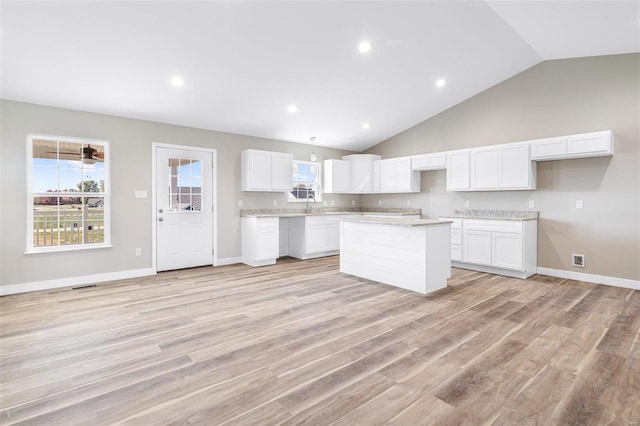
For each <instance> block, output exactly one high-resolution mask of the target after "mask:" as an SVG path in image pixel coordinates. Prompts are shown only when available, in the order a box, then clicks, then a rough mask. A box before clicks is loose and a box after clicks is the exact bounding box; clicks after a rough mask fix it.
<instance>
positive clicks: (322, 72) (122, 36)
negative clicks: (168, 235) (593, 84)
mask: <svg viewBox="0 0 640 426" xmlns="http://www.w3.org/2000/svg"><path fill="white" fill-rule="evenodd" d="M0 7H1V10H0V12H1V17H0V19H1V24H2V28H1V36H2V40H1V48H2V53H1V60H2V63H1V72H2V74H1V76H0V77H1V86H0V95H1V96H2V98H3V99H9V100H16V101H22V102H31V103H36V104H43V105H51V106H57V107H63V108H70V109H77V110H83V111H90V112H97V113H103V114H111V115H116V116H123V117H131V118H137V119H144V120H151V121H157V122H163V123H171V124H177V125H184V126H192V127H198V128H204V129H211V130H219V131H224V132H231V133H238V134H244V135H251V136H259V137H265V138H272V139H279V140H286V141H292V142H301V143H309V140H310V138H311V137H316V138H317V139H316V141H315V143H316V144H318V145H322V146H329V147H336V148H343V149H350V150H355V151H360V150H364V149H366V148H368V147H370V146H372V145H375V144H377V143H379V142H381V141H383V140H385V139H387V138H389V137H391V136H393V135H395V134H397V133H399V132H401V131H403V130H405V129H407V128H409V127H411V126H413V125H415V124H417V123H419V122H421V121H423V120H425V119H427V118H429V117H432V116H434V115H436V114H438V113H439V112H442V111H444V110H445V109H447V108H450V107H451V106H453V105H455V104H457V103H459V102H461V101H463V100H465V99H467V98H469V97H471V96H473V95H475V94H477V93H479V92H481V91H483V90H485V89H487V88H489V87H491V86H493V85H495V84H498V83H500V82H501V81H504V80H505V79H507V78H509V77H511V76H513V75H515V74H517V73H520V72H522V71H523V70H526V69H527V68H529V67H531V66H534V65H536V64H537V63H539V62H541V61H544V60H549V59H558V58H571V57H582V56H597V55H609V54H619V53H629V52H638V51H640V2H638V1H562V2H559V1H479V0H476V1H411V2H401V1H387V2H385V1H382V2H378V1H376V2H367V1H302V2H294V1H289V2H269V1H255V2H248V1H226V2H213V1H195V2H183V1H181V2H166V1H164V2H160V1H128V2H127V1H124V2H115V1H89V2H79V1H71V2H59V1H41V2H31V1H30V2H19V1H3V2H2V3H1V5H0ZM363 41H366V42H368V43H369V45H370V50H369V51H368V52H365V53H362V52H360V50H359V45H360V43H361V42H363ZM178 76H179V77H181V78H182V80H183V82H184V84H183V85H182V86H180V87H176V86H174V85H172V83H171V80H172V78H174V77H178ZM438 80H443V81H444V82H445V84H444V85H443V86H441V87H438V86H437V85H436V82H437V81H438ZM293 105H295V106H296V108H297V112H289V108H290V107H292V106H293ZM365 123H367V124H368V125H369V126H368V127H367V126H366V125H365Z"/></svg>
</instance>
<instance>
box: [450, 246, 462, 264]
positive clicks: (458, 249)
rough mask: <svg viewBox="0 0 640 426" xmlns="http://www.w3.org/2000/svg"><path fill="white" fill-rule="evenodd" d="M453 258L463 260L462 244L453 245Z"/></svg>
mask: <svg viewBox="0 0 640 426" xmlns="http://www.w3.org/2000/svg"><path fill="white" fill-rule="evenodd" d="M451 260H458V261H460V260H462V246H451Z"/></svg>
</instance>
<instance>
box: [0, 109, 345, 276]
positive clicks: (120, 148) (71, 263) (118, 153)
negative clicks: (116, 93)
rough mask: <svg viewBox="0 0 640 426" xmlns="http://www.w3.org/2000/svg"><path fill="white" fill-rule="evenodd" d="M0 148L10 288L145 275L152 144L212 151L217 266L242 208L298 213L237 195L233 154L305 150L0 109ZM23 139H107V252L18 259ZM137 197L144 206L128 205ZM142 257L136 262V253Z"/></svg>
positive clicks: (231, 242)
mask: <svg viewBox="0 0 640 426" xmlns="http://www.w3.org/2000/svg"><path fill="white" fill-rule="evenodd" d="M0 107H1V109H2V111H1V119H2V121H1V123H2V130H1V133H0V134H1V137H2V139H1V146H0V148H1V149H0V152H1V153H0V159H1V161H2V162H1V163H0V165H1V167H0V179H1V180H0V183H1V189H2V190H1V192H0V199H1V201H0V208H1V211H0V218H2V221H1V222H0V236H1V239H0V250H1V251H0V255H1V260H0V284H2V285H10V284H19V283H28V282H36V281H44V280H52V279H59V278H66V277H73V276H83V275H92V274H100V273H109V272H117V271H126V270H134V269H141V268H150V267H151V266H152V263H151V239H152V237H151V235H152V234H151V233H152V226H153V223H152V221H151V212H152V210H151V207H152V206H151V201H152V200H151V144H152V143H153V142H160V143H169V144H179V145H189V146H198V147H206V148H213V149H216V150H217V155H218V172H217V178H218V224H217V226H218V258H230V257H236V256H240V219H239V210H240V208H239V207H238V200H240V199H242V200H243V202H244V206H243V207H242V208H270V207H271V206H272V200H274V199H275V200H277V201H278V207H279V208H280V207H283V208H287V207H302V206H301V205H300V204H296V203H287V195H286V194H278V193H254V192H241V191H240V151H242V150H243V149H247V148H255V149H265V150H270V151H282V152H291V153H293V154H294V158H295V159H299V160H308V159H309V154H310V153H311V151H312V148H311V147H310V146H308V145H301V144H294V143H288V142H281V141H275V140H268V139H260V138H254V137H249V136H240V135H233V134H228V133H221V132H214V131H208V130H200V129H193V128H187V127H179V126H173V125H166V124H159V123H152V122H147V121H140V120H131V119H125V118H118V117H112V116H106V115H100V114H92V113H86V112H79V111H71V110H65V109H59V108H50V107H45V106H39V105H32V104H25V103H19V102H11V101H2V103H1V104H0ZM29 133H37V134H45V135H56V136H72V137H85V138H96V139H106V140H108V141H110V142H111V184H112V201H111V202H112V215H111V216H112V222H111V225H112V234H111V239H112V245H113V248H109V249H96V250H85V251H74V252H64V253H46V254H29V255H25V254H24V252H25V249H26V241H25V240H26V226H27V224H26V216H27V212H26V208H27V207H26V205H27V200H26V173H25V165H26V136H27V134H29ZM315 152H316V154H317V157H318V160H319V161H322V160H324V159H327V158H340V157H341V156H342V155H344V154H347V153H349V152H347V151H339V150H334V149H325V148H319V147H316V148H315ZM134 189H144V190H147V191H148V193H149V198H148V199H135V198H134V196H133V191H134ZM323 200H325V201H327V202H328V204H329V205H330V202H331V200H333V201H334V203H335V206H336V207H338V206H340V207H347V206H351V200H356V203H357V202H358V200H357V197H352V196H348V195H332V194H327V195H325V196H324V198H323ZM136 247H140V248H142V254H143V255H142V256H141V257H135V256H134V254H135V248H136Z"/></svg>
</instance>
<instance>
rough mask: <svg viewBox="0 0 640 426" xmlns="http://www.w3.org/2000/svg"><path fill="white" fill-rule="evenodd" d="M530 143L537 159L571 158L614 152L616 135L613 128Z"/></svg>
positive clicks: (600, 155)
mask: <svg viewBox="0 0 640 426" xmlns="http://www.w3.org/2000/svg"><path fill="white" fill-rule="evenodd" d="M528 143H529V144H530V146H531V159H532V160H535V161H548V160H569V159H574V158H586V157H602V156H608V155H613V154H614V136H613V132H612V131H611V130H605V131H601V132H591V133H581V134H577V135H569V136H561V137H554V138H546V139H538V140H533V141H529V142H528Z"/></svg>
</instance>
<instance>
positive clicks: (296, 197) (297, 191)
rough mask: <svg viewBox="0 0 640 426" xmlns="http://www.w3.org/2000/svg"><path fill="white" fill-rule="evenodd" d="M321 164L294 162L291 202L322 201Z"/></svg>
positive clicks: (290, 193)
mask: <svg viewBox="0 0 640 426" xmlns="http://www.w3.org/2000/svg"><path fill="white" fill-rule="evenodd" d="M320 177H321V176H320V163H317V162H314V161H298V160H294V161H293V188H292V189H291V191H290V192H289V202H307V199H309V200H310V201H312V200H315V201H322V188H321V187H320V182H321V179H320Z"/></svg>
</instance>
